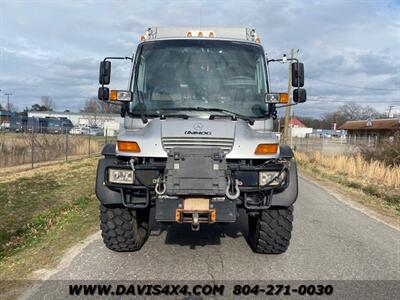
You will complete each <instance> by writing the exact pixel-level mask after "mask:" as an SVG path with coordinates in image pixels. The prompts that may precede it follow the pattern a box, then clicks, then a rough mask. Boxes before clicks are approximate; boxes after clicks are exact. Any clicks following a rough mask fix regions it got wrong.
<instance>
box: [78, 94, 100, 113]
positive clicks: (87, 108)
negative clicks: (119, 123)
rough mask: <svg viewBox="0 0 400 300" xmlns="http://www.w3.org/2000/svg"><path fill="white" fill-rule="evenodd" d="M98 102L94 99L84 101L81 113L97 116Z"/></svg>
mask: <svg viewBox="0 0 400 300" xmlns="http://www.w3.org/2000/svg"><path fill="white" fill-rule="evenodd" d="M97 102H98V100H96V99H95V98H90V99H87V100H86V101H85V105H84V106H83V108H81V112H86V113H93V114H97V113H99V112H100V107H99V105H98V103H97Z"/></svg>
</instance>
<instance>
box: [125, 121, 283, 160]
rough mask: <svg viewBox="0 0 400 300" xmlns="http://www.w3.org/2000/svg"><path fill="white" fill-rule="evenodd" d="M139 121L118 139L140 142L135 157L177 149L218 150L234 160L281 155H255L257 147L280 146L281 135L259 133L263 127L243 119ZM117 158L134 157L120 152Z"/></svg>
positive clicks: (163, 153)
mask: <svg viewBox="0 0 400 300" xmlns="http://www.w3.org/2000/svg"><path fill="white" fill-rule="evenodd" d="M135 121H136V120H135ZM137 121H138V122H137V123H136V122H135V123H132V124H131V125H132V126H130V128H129V129H128V128H126V129H124V130H123V131H122V132H121V134H120V135H119V136H118V140H123V141H135V142H137V143H138V144H139V146H140V148H141V152H140V153H138V154H135V156H138V157H167V152H168V151H169V150H171V149H172V148H174V147H187V148H215V147H217V148H221V149H222V150H223V151H224V152H225V153H226V157H227V158H232V159H251V158H273V157H277V156H278V154H279V153H277V154H276V155H265V156H264V155H262V156H261V155H255V154H254V151H255V149H256V147H257V146H258V144H263V143H278V142H279V140H278V136H277V134H276V133H274V132H271V131H265V130H259V129H260V124H254V126H250V125H249V124H248V123H247V122H245V121H243V120H237V121H232V120H230V119H217V120H209V119H204V118H189V119H187V120H184V119H175V118H168V119H165V120H160V119H159V118H157V119H153V120H151V121H149V122H148V123H147V124H145V125H143V123H141V122H142V121H141V120H137ZM262 122H264V121H262ZM256 123H257V122H256ZM135 125H136V126H135ZM264 127H265V126H264ZM117 155H122V156H132V154H129V153H123V152H120V151H118V149H117Z"/></svg>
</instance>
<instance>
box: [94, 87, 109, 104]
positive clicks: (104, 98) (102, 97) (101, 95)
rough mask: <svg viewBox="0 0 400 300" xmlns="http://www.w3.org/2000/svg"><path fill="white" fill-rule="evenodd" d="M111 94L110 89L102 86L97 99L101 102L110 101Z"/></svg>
mask: <svg viewBox="0 0 400 300" xmlns="http://www.w3.org/2000/svg"><path fill="white" fill-rule="evenodd" d="M109 94H110V90H109V89H108V87H104V86H101V87H99V91H98V92H97V97H98V98H99V100H102V101H108V98H109Z"/></svg>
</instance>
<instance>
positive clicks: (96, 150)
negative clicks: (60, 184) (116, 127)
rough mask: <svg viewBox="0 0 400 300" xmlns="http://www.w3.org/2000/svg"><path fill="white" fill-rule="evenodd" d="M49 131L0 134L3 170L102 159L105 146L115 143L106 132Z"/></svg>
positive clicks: (6, 132)
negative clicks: (86, 158)
mask: <svg viewBox="0 0 400 300" xmlns="http://www.w3.org/2000/svg"><path fill="white" fill-rule="evenodd" d="M50 132H51V130H50V129H48V128H40V130H38V129H37V128H35V127H27V128H24V130H20V131H17V132H16V131H0V168H5V167H13V166H19V165H26V164H29V165H30V166H31V168H34V167H35V164H37V163H41V162H48V161H56V160H71V159H77V158H83V157H91V156H95V155H99V154H100V153H101V150H102V148H103V146H104V145H105V144H107V143H113V142H115V141H116V136H109V135H108V132H107V130H106V131H105V132H104V133H103V132H102V131H101V132H99V131H95V132H91V131H90V128H89V129H87V130H86V132H85V134H71V133H70V132H69V129H65V130H63V129H61V130H60V131H59V132H58V133H50Z"/></svg>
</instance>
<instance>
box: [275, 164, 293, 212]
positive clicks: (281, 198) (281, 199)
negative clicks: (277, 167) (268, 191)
mask: <svg viewBox="0 0 400 300" xmlns="http://www.w3.org/2000/svg"><path fill="white" fill-rule="evenodd" d="M289 176H290V177H289V185H288V187H287V188H286V189H285V190H284V191H282V192H281V193H277V194H274V195H273V196H272V202H271V206H281V207H289V206H290V205H292V204H293V203H294V202H295V201H296V200H297V195H298V192H299V189H298V185H299V182H298V176H297V165H296V161H295V160H294V159H292V160H291V163H290V170H289Z"/></svg>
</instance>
